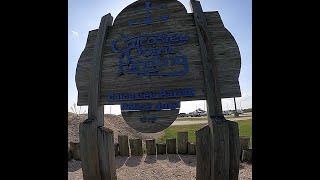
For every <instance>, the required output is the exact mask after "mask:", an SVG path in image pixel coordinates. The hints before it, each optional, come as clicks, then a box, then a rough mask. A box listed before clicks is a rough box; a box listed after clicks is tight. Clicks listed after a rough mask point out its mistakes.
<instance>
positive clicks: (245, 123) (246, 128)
mask: <svg viewBox="0 0 320 180" xmlns="http://www.w3.org/2000/svg"><path fill="white" fill-rule="evenodd" d="M237 122H238V124H239V136H248V137H250V145H249V146H250V147H252V119H248V120H240V121H237Z"/></svg>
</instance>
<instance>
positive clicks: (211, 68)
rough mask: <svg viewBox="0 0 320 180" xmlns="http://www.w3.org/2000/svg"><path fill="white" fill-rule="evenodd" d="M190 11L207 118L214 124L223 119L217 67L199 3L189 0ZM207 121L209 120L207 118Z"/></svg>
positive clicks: (205, 21)
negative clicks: (202, 81)
mask: <svg viewBox="0 0 320 180" xmlns="http://www.w3.org/2000/svg"><path fill="white" fill-rule="evenodd" d="M190 4H191V9H192V11H193V17H194V22H195V24H196V28H197V34H198V39H199V45H200V53H201V62H202V65H203V71H204V77H205V87H206V96H207V98H206V100H207V103H208V106H207V109H208V116H209V117H212V118H213V120H214V122H213V123H215V122H216V121H217V122H220V120H221V119H222V120H223V119H224V116H223V114H222V104H221V95H220V89H219V84H218V81H217V79H218V75H217V65H216V61H215V59H214V52H213V45H212V41H213V39H212V38H211V37H210V35H209V31H208V25H207V20H206V17H205V15H204V13H203V11H202V7H201V5H200V2H199V1H196V0H190ZM208 120H209V118H208Z"/></svg>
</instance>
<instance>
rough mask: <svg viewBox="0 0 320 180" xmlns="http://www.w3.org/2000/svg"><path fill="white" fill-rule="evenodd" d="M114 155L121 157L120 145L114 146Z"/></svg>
mask: <svg viewBox="0 0 320 180" xmlns="http://www.w3.org/2000/svg"><path fill="white" fill-rule="evenodd" d="M114 154H115V156H116V157H117V156H120V152H119V143H116V144H114Z"/></svg>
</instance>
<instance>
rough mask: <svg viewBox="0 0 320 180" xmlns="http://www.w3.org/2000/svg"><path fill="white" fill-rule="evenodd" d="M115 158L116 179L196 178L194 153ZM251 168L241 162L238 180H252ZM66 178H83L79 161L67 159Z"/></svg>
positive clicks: (179, 179) (81, 179) (79, 179)
mask: <svg viewBox="0 0 320 180" xmlns="http://www.w3.org/2000/svg"><path fill="white" fill-rule="evenodd" d="M115 159H116V173H117V179H118V180H129V179H130V180H157V179H165V180H167V179H168V180H185V179H188V180H191V179H192V180H195V179H196V161H197V159H196V156H195V155H178V154H166V155H158V156H146V155H144V156H130V157H121V156H118V157H116V158H115ZM251 170H252V167H251V165H250V164H247V163H241V164H240V172H239V180H252V174H251ZM68 180H83V177H82V169H81V162H80V161H75V160H72V161H69V163H68Z"/></svg>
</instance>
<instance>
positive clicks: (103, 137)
mask: <svg viewBox="0 0 320 180" xmlns="http://www.w3.org/2000/svg"><path fill="white" fill-rule="evenodd" d="M98 142H99V144H98V146H99V158H100V159H99V160H100V173H101V179H103V180H115V179H117V175H116V168H115V154H114V140H113V131H112V130H111V129H108V128H106V127H100V128H98Z"/></svg>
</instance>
